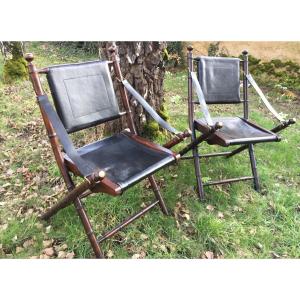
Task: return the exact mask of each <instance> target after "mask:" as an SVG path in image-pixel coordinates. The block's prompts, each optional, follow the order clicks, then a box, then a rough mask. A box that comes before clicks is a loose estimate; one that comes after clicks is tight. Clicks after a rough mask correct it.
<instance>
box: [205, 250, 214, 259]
mask: <svg viewBox="0 0 300 300" xmlns="http://www.w3.org/2000/svg"><path fill="white" fill-rule="evenodd" d="M203 258H207V259H213V258H214V253H213V252H212V251H205V252H204V257H203Z"/></svg>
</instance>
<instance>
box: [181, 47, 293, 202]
mask: <svg viewBox="0 0 300 300" xmlns="http://www.w3.org/2000/svg"><path fill="white" fill-rule="evenodd" d="M187 50H188V53H187V60H188V118H189V128H190V130H191V131H192V134H191V140H192V142H193V141H196V140H197V139H198V138H197V136H196V129H195V126H194V120H195V116H194V104H195V102H194V100H193V92H192V84H193V83H192V77H191V72H193V62H194V58H193V53H192V51H193V47H191V46H189V47H188V48H187ZM240 63H241V64H242V70H243V78H242V80H243V100H242V102H243V113H244V119H245V120H246V121H247V122H248V123H249V124H251V125H252V126H254V127H259V126H257V125H256V124H253V123H251V122H250V121H249V120H248V119H249V100H248V84H249V78H248V76H249V75H250V74H249V71H248V51H246V50H244V51H243V59H242V60H240ZM261 97H262V96H261ZM262 100H263V99H262ZM263 102H264V104H265V105H266V106H267V108H268V109H269V110H270V111H271V112H272V113H273V115H274V116H275V117H276V118H277V119H279V121H280V124H279V125H277V126H276V127H274V128H272V129H271V130H269V132H272V133H278V132H280V131H281V130H283V129H285V128H287V127H288V126H290V125H291V124H294V123H295V122H296V120H295V119H289V120H283V119H282V118H280V117H278V115H279V114H278V113H277V112H276V111H275V110H274V108H273V107H272V106H271V105H270V103H266V102H267V100H266V102H265V101H264V100H263ZM222 126H223V124H222V123H221V122H220V123H219V124H215V125H214V128H217V130H218V129H220V128H222ZM207 127H208V128H210V130H211V134H208V135H209V137H208V138H207V139H209V138H211V137H212V136H213V135H214V134H215V131H214V130H212V126H207ZM260 129H261V128H260ZM216 134H218V133H216ZM207 139H205V140H207ZM279 140H280V139H278V141H279ZM203 141H204V140H203ZM199 145H200V143H195V146H194V147H192V148H191V149H192V156H185V157H182V159H193V160H194V167H195V175H196V184H197V192H198V196H199V199H200V200H204V198H205V195H204V186H211V185H218V184H228V183H232V182H237V181H245V180H253V185H254V189H255V190H256V191H260V183H259V177H258V172H257V164H256V159H255V154H254V144H253V143H249V144H245V145H242V146H239V147H238V148H236V149H235V150H232V151H227V152H217V153H208V154H199V150H198V146H199ZM247 149H248V153H249V158H250V164H251V171H252V176H243V177H237V178H230V179H224V180H216V181H210V182H205V183H203V181H202V176H201V170H200V159H202V158H209V157H217V156H225V157H226V158H229V157H232V156H234V155H236V154H238V153H240V152H242V151H244V150H247Z"/></svg>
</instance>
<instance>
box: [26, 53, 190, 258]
mask: <svg viewBox="0 0 300 300" xmlns="http://www.w3.org/2000/svg"><path fill="white" fill-rule="evenodd" d="M109 51H110V55H111V61H110V62H109V66H111V67H112V68H113V70H114V74H115V76H116V78H117V80H118V85H119V91H120V95H121V100H122V103H123V106H124V109H125V114H126V120H127V125H128V127H129V130H130V132H131V133H133V134H135V135H136V134H137V131H136V129H135V125H134V121H133V118H132V112H131V110H130V104H129V100H128V96H127V93H126V89H125V87H124V84H123V77H122V73H121V69H120V65H119V61H118V57H117V55H116V52H115V48H114V47H111V48H110V49H109ZM25 59H26V60H27V62H28V71H29V76H30V79H31V82H32V84H33V89H34V92H35V94H36V96H37V98H38V97H40V96H43V95H45V93H44V91H43V88H42V85H41V81H40V78H39V74H47V73H48V71H49V69H47V68H44V69H39V70H38V69H37V68H36V67H35V65H34V64H33V59H34V57H33V55H32V54H31V53H28V54H26V56H25ZM38 103H39V102H38ZM39 107H40V111H41V114H42V118H43V121H44V124H45V127H46V131H47V134H48V137H49V140H50V143H51V147H52V150H53V153H54V156H55V160H56V163H57V165H58V167H59V170H60V173H61V175H62V177H63V179H64V182H65V184H66V187H67V190H68V194H67V195H66V196H65V197H64V198H63V199H62V200H61V201H59V202H58V203H57V204H55V205H54V206H53V207H51V208H50V209H48V210H47V211H46V212H45V213H44V214H43V215H42V216H41V218H42V219H43V220H48V219H49V218H50V217H52V216H53V215H54V214H56V213H57V212H58V211H60V210H61V209H63V208H65V207H67V206H69V205H71V204H74V206H75V208H76V211H77V213H78V215H79V218H80V220H81V223H82V225H83V227H84V230H85V233H86V235H87V237H88V239H89V242H90V244H91V247H92V249H93V251H94V253H95V256H96V258H104V254H103V252H102V250H101V248H100V243H101V242H103V241H105V240H106V239H108V238H110V237H112V236H113V235H114V234H116V233H117V232H118V231H119V230H121V229H122V228H124V227H125V226H127V225H128V224H130V223H131V222H133V221H134V220H136V219H137V218H139V217H141V216H143V215H144V214H145V213H146V212H148V211H149V210H150V209H151V208H153V207H154V206H156V205H157V204H158V205H159V206H160V209H161V210H162V212H163V213H164V214H165V215H168V209H167V207H166V205H165V203H164V200H163V198H162V196H161V194H160V191H159V188H158V185H157V183H156V181H155V178H154V176H153V175H150V176H149V177H148V180H149V182H150V184H151V188H152V190H153V192H154V195H155V199H156V200H155V201H154V202H152V203H151V204H150V205H148V206H146V207H145V208H143V209H142V210H141V211H139V212H138V213H136V214H134V215H133V216H131V217H129V218H128V219H126V220H125V221H123V222H122V223H121V224H119V225H118V226H116V227H115V228H114V229H112V230H110V231H108V232H107V233H105V234H103V235H102V236H99V237H96V235H95V233H94V231H93V229H92V226H91V222H90V220H89V217H88V215H87V212H86V210H85V209H84V206H83V203H82V199H83V198H85V197H87V196H88V195H90V194H92V193H98V192H102V193H107V194H110V195H112V196H117V195H119V194H120V193H121V190H120V189H117V188H116V187H115V186H113V183H112V182H110V181H109V180H107V178H106V174H105V172H104V171H101V170H100V172H98V173H94V174H91V175H90V176H88V177H85V178H84V180H83V182H82V183H80V184H79V185H77V186H75V184H74V182H73V180H72V178H71V176H70V173H75V175H76V170H74V169H72V166H70V165H68V164H67V162H66V160H65V158H64V153H63V151H62V150H61V146H60V142H59V139H58V137H57V135H56V132H55V130H54V128H53V125H52V123H51V122H50V120H49V118H48V117H47V114H46V113H45V111H44V109H43V107H42V106H41V105H40V103H39ZM189 136H190V131H189V130H187V131H184V132H180V133H178V134H176V135H175V137H174V138H173V139H172V140H170V141H169V142H167V143H166V144H165V145H164V147H165V148H168V149H169V148H171V147H173V146H175V145H176V144H178V143H180V142H181V141H183V140H184V139H185V138H186V137H189ZM140 142H144V143H145V144H147V141H146V140H144V141H140ZM176 157H177V159H179V157H180V155H179V154H177V155H176ZM73 167H74V166H73Z"/></svg>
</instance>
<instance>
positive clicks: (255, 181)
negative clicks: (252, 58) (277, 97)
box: [242, 50, 260, 191]
mask: <svg viewBox="0 0 300 300" xmlns="http://www.w3.org/2000/svg"><path fill="white" fill-rule="evenodd" d="M242 54H243V71H244V72H243V100H244V118H245V119H246V120H248V119H249V100H248V79H247V77H246V75H248V74H249V67H248V64H249V62H248V55H249V53H248V51H247V50H244V51H243V52H242ZM248 152H249V157H250V164H251V170H252V174H253V185H254V189H255V190H256V191H259V190H260V185H259V179H258V173H257V164H256V159H255V154H254V146H253V144H249V146H248Z"/></svg>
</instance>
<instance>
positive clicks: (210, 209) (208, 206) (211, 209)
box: [206, 204, 215, 211]
mask: <svg viewBox="0 0 300 300" xmlns="http://www.w3.org/2000/svg"><path fill="white" fill-rule="evenodd" d="M206 209H207V210H208V211H213V210H214V209H215V208H214V206H212V205H211V204H208V205H207V206H206Z"/></svg>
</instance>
